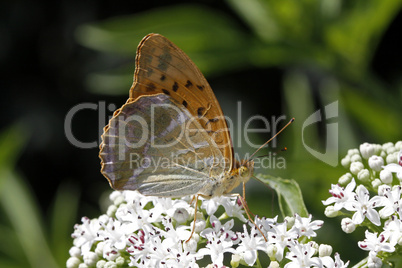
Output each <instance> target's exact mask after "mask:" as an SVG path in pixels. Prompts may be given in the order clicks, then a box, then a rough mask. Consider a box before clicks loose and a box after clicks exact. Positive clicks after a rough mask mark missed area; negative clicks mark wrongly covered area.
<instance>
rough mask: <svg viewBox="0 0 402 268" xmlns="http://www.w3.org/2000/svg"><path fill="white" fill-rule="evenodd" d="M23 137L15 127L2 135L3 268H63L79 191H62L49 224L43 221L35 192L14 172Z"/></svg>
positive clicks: (0, 263)
mask: <svg viewBox="0 0 402 268" xmlns="http://www.w3.org/2000/svg"><path fill="white" fill-rule="evenodd" d="M24 133H26V130H25V129H24V128H22V127H21V126H20V125H16V126H14V127H10V128H9V129H8V130H6V131H4V132H3V133H1V135H0V148H1V151H0V210H1V215H2V217H1V220H0V231H1V234H2V235H1V236H0V240H1V243H0V245H1V246H0V254H1V258H0V267H7V268H12V267H38V268H39V267H49V268H52V267H54V268H56V267H64V266H65V261H66V259H67V257H68V250H69V248H70V247H71V239H70V237H71V236H70V234H71V232H72V227H73V225H74V223H75V222H74V219H75V217H76V211H77V206H78V199H77V198H76V195H75V194H76V191H75V189H72V188H71V187H68V186H62V187H60V190H59V193H58V194H56V200H55V201H54V203H53V209H52V212H51V213H49V214H50V217H48V218H47V219H48V221H46V222H45V221H44V220H43V215H41V213H40V209H39V204H38V202H37V200H36V199H35V198H34V194H33V193H32V190H31V189H30V188H29V186H28V184H27V183H26V180H25V179H24V177H23V176H22V175H21V174H20V173H19V172H18V171H17V170H15V168H14V166H15V162H16V160H17V158H18V156H19V155H20V152H21V151H22V149H23V148H24V145H25V141H26V138H27V137H26V134H24ZM44 173H46V171H44ZM44 187H46V186H44Z"/></svg>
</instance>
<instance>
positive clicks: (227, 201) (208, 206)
mask: <svg viewBox="0 0 402 268" xmlns="http://www.w3.org/2000/svg"><path fill="white" fill-rule="evenodd" d="M220 205H222V206H223V207H224V208H225V211H226V214H227V215H228V216H229V217H232V216H235V217H237V218H239V219H240V220H241V221H243V222H245V221H246V218H245V217H244V215H243V214H244V210H243V208H242V207H241V206H239V205H238V204H237V196H217V197H213V198H210V199H203V201H202V204H201V208H202V209H205V210H206V212H207V214H208V215H212V214H214V213H215V212H216V210H217V209H218V207H219V206H220Z"/></svg>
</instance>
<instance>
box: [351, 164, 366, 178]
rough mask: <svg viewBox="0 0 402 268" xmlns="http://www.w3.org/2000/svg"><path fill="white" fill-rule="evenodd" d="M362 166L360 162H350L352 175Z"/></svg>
mask: <svg viewBox="0 0 402 268" xmlns="http://www.w3.org/2000/svg"><path fill="white" fill-rule="evenodd" d="M363 168H364V165H363V163H362V162H352V164H350V172H351V173H352V174H354V175H357V174H358V173H359V172H360V170H362V169H363Z"/></svg>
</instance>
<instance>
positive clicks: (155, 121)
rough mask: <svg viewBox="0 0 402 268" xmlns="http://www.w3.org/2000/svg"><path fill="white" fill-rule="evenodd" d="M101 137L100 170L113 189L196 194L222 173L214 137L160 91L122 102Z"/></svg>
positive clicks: (147, 193) (163, 193) (150, 192)
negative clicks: (133, 100)
mask: <svg viewBox="0 0 402 268" xmlns="http://www.w3.org/2000/svg"><path fill="white" fill-rule="evenodd" d="M102 138H103V142H102V145H101V152H100V157H101V159H102V173H103V174H104V175H105V176H106V178H108V180H109V183H110V184H111V186H112V187H113V188H114V189H119V190H124V189H129V190H135V189H137V190H139V191H140V192H141V193H143V194H146V195H154V196H165V197H180V196H185V195H191V194H196V193H198V192H199V191H200V190H201V189H202V188H204V187H205V186H206V185H207V184H211V183H213V180H214V179H215V178H217V177H218V176H219V175H220V174H222V173H223V172H224V166H223V165H222V164H221V163H222V161H223V155H222V153H221V151H220V150H219V149H218V148H217V146H216V144H215V143H214V141H213V140H212V139H211V138H210V136H209V135H208V134H207V132H206V131H204V130H202V127H201V126H200V124H199V123H198V121H197V120H196V119H195V118H194V117H193V116H192V115H191V114H190V113H189V112H188V110H187V109H185V108H184V107H183V106H180V105H177V103H176V102H175V101H174V100H173V99H172V98H170V97H169V96H168V95H165V94H158V95H153V96H142V97H139V98H138V99H137V100H136V101H135V102H131V103H126V104H125V105H124V106H123V107H122V108H121V109H120V110H119V111H118V112H117V113H116V114H115V115H114V117H113V118H112V119H111V121H110V122H109V125H108V127H107V128H105V133H104V134H103V135H102Z"/></svg>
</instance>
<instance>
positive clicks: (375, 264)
mask: <svg viewBox="0 0 402 268" xmlns="http://www.w3.org/2000/svg"><path fill="white" fill-rule="evenodd" d="M367 267H368V268H381V267H382V261H381V259H380V258H378V257H377V254H376V253H375V252H372V251H370V252H369V257H368V259H367Z"/></svg>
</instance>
